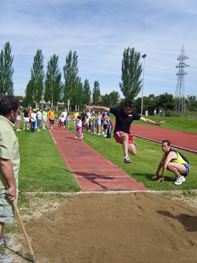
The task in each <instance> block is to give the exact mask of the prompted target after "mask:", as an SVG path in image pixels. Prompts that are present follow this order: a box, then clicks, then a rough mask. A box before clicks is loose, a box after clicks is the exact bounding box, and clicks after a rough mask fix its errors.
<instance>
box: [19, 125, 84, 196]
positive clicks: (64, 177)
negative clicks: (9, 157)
mask: <svg viewBox="0 0 197 263" xmlns="http://www.w3.org/2000/svg"><path fill="white" fill-rule="evenodd" d="M40 130H41V131H40V132H35V133H31V132H30V131H26V130H25V131H21V132H16V134H17V136H18V139H19V149H20V158H21V164H20V171H19V188H20V190H25V191H44V192H45V191H46V192H47V191H54V192H70V191H71V192H73V191H74V192H76V191H79V190H80V187H79V186H78V184H77V183H76V181H75V179H74V177H73V176H72V174H71V172H70V171H69V169H68V168H67V167H66V165H65V163H64V161H63V159H62V158H61V156H60V154H59V152H58V150H57V148H56V146H55V144H54V142H53V140H52V138H51V134H50V132H49V130H48V129H46V130H43V129H40Z"/></svg>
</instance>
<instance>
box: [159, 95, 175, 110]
mask: <svg viewBox="0 0 197 263" xmlns="http://www.w3.org/2000/svg"><path fill="white" fill-rule="evenodd" d="M156 108H157V109H162V108H163V109H165V110H173V109H174V98H173V95H172V94H168V93H167V92H166V93H165V94H161V95H159V96H158V97H157V100H156Z"/></svg>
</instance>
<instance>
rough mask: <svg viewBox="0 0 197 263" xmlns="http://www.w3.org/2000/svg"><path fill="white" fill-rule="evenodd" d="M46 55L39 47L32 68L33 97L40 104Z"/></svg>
mask: <svg viewBox="0 0 197 263" xmlns="http://www.w3.org/2000/svg"><path fill="white" fill-rule="evenodd" d="M43 61H44V56H43V54H42V50H41V49H38V50H37V52H36V55H35V56H34V62H33V66H32V69H31V80H32V86H33V92H32V95H33V99H34V100H35V102H36V103H37V104H38V105H39V103H40V100H41V98H42V95H43V90H44V63H43Z"/></svg>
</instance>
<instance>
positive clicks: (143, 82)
mask: <svg viewBox="0 0 197 263" xmlns="http://www.w3.org/2000/svg"><path fill="white" fill-rule="evenodd" d="M145 57H146V54H144V55H143V56H142V58H143V59H144V69H143V83H142V103H141V115H142V113H143V96H144V94H143V93H144V71H145Z"/></svg>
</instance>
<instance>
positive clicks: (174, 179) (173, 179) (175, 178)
mask: <svg viewBox="0 0 197 263" xmlns="http://www.w3.org/2000/svg"><path fill="white" fill-rule="evenodd" d="M178 178H179V177H178V176H175V177H174V178H172V179H171V180H172V181H176V180H177V179H178Z"/></svg>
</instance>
